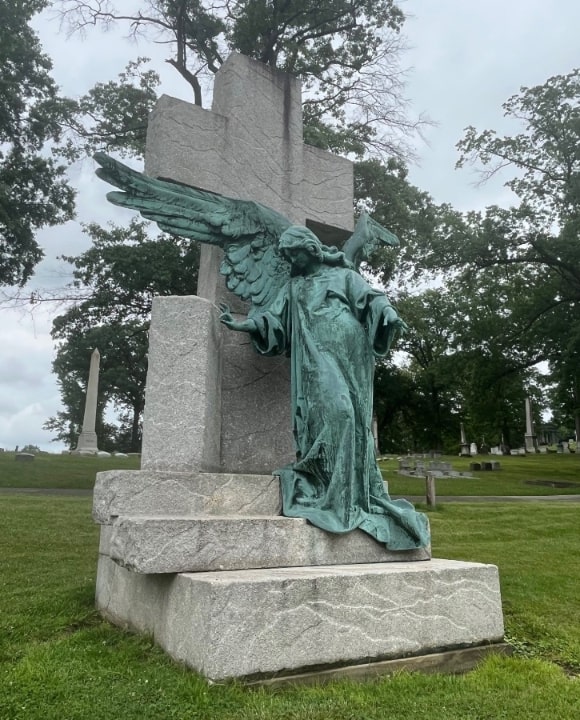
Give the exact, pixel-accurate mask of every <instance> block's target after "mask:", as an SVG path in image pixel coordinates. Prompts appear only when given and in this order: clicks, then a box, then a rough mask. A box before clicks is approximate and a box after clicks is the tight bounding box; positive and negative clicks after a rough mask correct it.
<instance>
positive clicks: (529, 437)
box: [524, 397, 539, 453]
mask: <svg viewBox="0 0 580 720" xmlns="http://www.w3.org/2000/svg"><path fill="white" fill-rule="evenodd" d="M524 442H525V447H526V452H528V453H537V452H539V450H538V438H537V437H536V433H535V430H534V415H533V406H532V399H531V398H530V397H527V398H526V436H525V438H524Z"/></svg>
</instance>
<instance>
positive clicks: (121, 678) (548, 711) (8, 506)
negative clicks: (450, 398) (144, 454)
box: [0, 495, 580, 720]
mask: <svg viewBox="0 0 580 720" xmlns="http://www.w3.org/2000/svg"><path fill="white" fill-rule="evenodd" d="M90 505H91V503H90V499H89V498H85V497H82V498H78V497H39V496H23V495H2V496H0V511H1V513H2V523H0V546H1V547H2V549H3V551H2V572H1V574H0V584H1V592H0V718H1V719H2V720H8V719H10V720H41V719H42V720H57V719H58V720H63V719H66V720H87V718H95V719H96V720H119V719H121V718H122V720H161V719H163V720H165V719H166V718H172V719H173V720H191V719H192V718H203V719H204V720H206V719H207V720H234V718H235V719H236V720H239V719H245V718H247V719H249V720H282V719H284V720H299V719H300V720H303V719H304V720H384V719H385V718H405V720H415V719H417V720H419V719H421V720H424V718H429V720H443V719H445V720H497V719H498V718H514V719H517V720H525V719H526V718H534V720H553V718H558V720H568V719H569V720H575V719H576V718H578V717H580V592H579V587H580V536H579V532H578V528H579V527H580V522H579V521H580V506H579V505H576V504H566V503H547V504H540V503H510V504H505V505H501V504H491V503H490V504H485V505H482V504H472V505H469V504H465V505H460V504H455V505H451V504H448V505H443V506H441V507H440V508H439V509H437V510H436V511H431V512H430V513H429V514H430V519H431V524H432V528H433V536H434V554H435V555H437V556H440V557H451V558H457V559H463V560H474V561H481V562H492V563H496V564H498V565H499V569H500V578H501V584H502V594H503V602H504V613H505V618H506V629H507V634H508V637H509V638H510V639H511V642H512V644H513V647H514V650H515V654H514V655H513V656H512V657H492V658H489V659H487V660H486V661H485V662H484V663H482V664H481V665H480V666H479V667H478V668H477V669H476V670H475V671H473V672H471V673H468V674H466V675H459V676H443V675H413V674H409V673H400V674H397V675H395V676H393V677H390V678H383V679H380V680H376V681H373V682H369V683H362V684H356V683H350V682H346V681H343V682H336V683H331V684H329V685H326V686H321V687H284V688H278V689H268V688H264V689H248V688H244V687H243V686H241V685H238V684H233V683H226V684H223V685H212V686H208V685H207V684H206V683H205V681H203V680H202V679H201V678H199V677H198V676H197V675H196V674H195V673H193V672H192V671H189V670H187V669H185V668H183V667H180V666H179V665H176V664H175V663H174V662H172V661H171V660H169V659H168V658H167V657H166V656H165V655H164V654H163V653H162V651H161V650H159V649H158V648H156V647H155V646H153V644H152V643H151V641H150V640H148V639H147V638H139V637H137V636H134V635H131V634H130V633H128V632H124V631H122V630H119V629H117V628H114V627H113V626H111V625H109V624H108V623H106V622H104V621H103V620H101V619H100V618H99V616H98V615H97V613H96V612H95V611H94V609H93V592H94V582H95V567H96V559H97V538H98V528H97V527H96V526H95V525H93V523H92V521H91V517H90V511H91V507H90Z"/></svg>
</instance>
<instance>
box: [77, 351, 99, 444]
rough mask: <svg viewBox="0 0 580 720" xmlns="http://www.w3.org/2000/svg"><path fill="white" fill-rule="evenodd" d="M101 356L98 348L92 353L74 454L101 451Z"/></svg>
mask: <svg viewBox="0 0 580 720" xmlns="http://www.w3.org/2000/svg"><path fill="white" fill-rule="evenodd" d="M100 363H101V356H100V354H99V350H98V348H95V349H94V350H93V352H92V354H91V364H90V368H89V380H88V383H87V394H86V399H85V414H84V416H83V428H82V431H81V434H80V435H79V439H78V443H77V446H76V449H75V450H73V454H74V455H96V454H97V452H98V451H99V448H98V446H97V433H96V432H95V423H96V419H97V398H98V395H99V366H100Z"/></svg>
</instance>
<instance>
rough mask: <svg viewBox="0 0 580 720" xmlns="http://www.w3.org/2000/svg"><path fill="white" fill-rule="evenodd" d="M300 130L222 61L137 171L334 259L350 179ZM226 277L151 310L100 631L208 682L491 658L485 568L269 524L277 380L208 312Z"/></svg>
mask: <svg viewBox="0 0 580 720" xmlns="http://www.w3.org/2000/svg"><path fill="white" fill-rule="evenodd" d="M301 122H302V120H301V99H300V86H299V83H298V82H297V81H296V80H294V79H292V78H289V77H288V76H286V75H284V74H282V73H279V72H277V71H275V70H272V69H270V68H268V67H266V66H264V65H261V64H259V63H256V62H254V61H251V60H249V59H247V58H244V57H241V56H238V55H234V56H231V57H230V58H229V59H228V61H227V62H226V63H225V65H224V66H223V67H222V69H221V70H220V72H219V73H218V75H217V77H216V87H215V91H214V103H213V109H212V111H211V112H208V111H204V110H201V109H200V108H198V107H195V106H191V105H187V104H186V103H181V102H180V101H177V100H174V99H171V98H162V99H161V100H160V102H159V104H158V106H157V108H156V110H155V111H154V112H153V115H152V118H151V123H150V128H149V136H148V159H147V163H146V168H147V172H148V173H149V174H152V175H155V176H158V177H159V176H160V177H165V178H170V179H172V180H179V181H181V182H185V183H188V184H191V185H195V186H197V187H202V188H204V189H205V190H210V191H215V192H219V193H220V194H223V195H228V196H230V197H238V198H241V199H248V200H257V201H259V202H261V203H264V204H267V205H269V206H270V207H272V208H274V209H275V210H278V211H280V212H284V214H286V215H287V216H288V217H290V219H291V220H292V222H297V223H301V224H307V225H309V226H310V227H311V228H312V229H314V230H315V231H316V232H317V234H319V236H322V238H323V239H325V237H328V236H331V237H332V238H333V242H335V243H336V242H337V241H338V240H337V238H341V237H342V236H344V235H346V234H348V231H349V230H350V229H351V227H352V166H351V165H350V163H349V162H348V161H346V160H343V159H341V158H336V157H333V156H332V155H329V154H327V153H323V152H320V151H318V150H314V149H312V148H308V147H307V146H305V145H304V144H303V142H302V127H301ZM218 262H219V252H218V251H217V250H216V249H215V248H204V251H203V260H202V270H201V272H200V277H201V278H202V282H201V283H200V296H196V297H187V298H183V297H179V298H161V299H157V300H156V301H155V303H154V306H153V315H152V322H151V332H150V354H149V371H148V377H147V394H146V408H145V418H144V433H143V454H142V469H141V470H140V471H109V472H105V473H99V475H98V477H97V483H96V486H95V492H94V517H95V520H96V521H97V522H99V523H100V524H101V525H102V528H101V545H100V556H99V566H98V576H97V592H96V601H97V606H98V608H99V610H100V611H101V613H102V614H103V615H104V616H106V617H108V618H110V619H111V620H112V621H113V622H115V623H117V624H119V625H122V626H129V627H131V628H133V629H134V630H136V631H139V632H144V633H148V634H150V635H152V636H153V637H154V638H155V641H156V642H157V643H158V644H159V645H161V646H162V647H163V648H164V649H165V650H166V651H167V652H168V653H169V654H170V655H171V656H172V657H174V658H175V659H177V660H179V661H182V662H184V663H186V664H187V665H189V666H190V667H192V668H195V669H196V670H198V671H199V672H201V673H202V674H203V675H204V676H205V677H207V678H208V679H210V680H224V679H227V678H244V679H251V678H262V677H269V676H273V675H276V676H284V675H290V676H293V677H295V676H296V674H297V673H309V672H320V671H321V670H322V669H324V668H327V669H328V668H344V667H345V666H352V665H356V666H359V667H362V666H365V665H367V664H369V663H370V664H371V666H370V667H373V668H375V669H377V670H378V669H379V667H380V665H381V663H383V662H384V661H388V660H390V659H392V658H400V657H403V656H409V655H412V656H421V655H426V654H429V653H434V652H435V651H440V650H442V649H444V650H445V649H456V648H465V647H471V648H477V649H480V648H481V647H483V646H488V645H489V644H490V643H491V644H493V643H498V642H499V641H501V639H502V637H503V618H502V612H501V599H500V591H499V580H498V573H497V568H495V567H494V566H491V565H483V564H476V563H463V562H458V561H450V560H435V559H430V548H425V547H421V548H418V549H414V550H404V551H387V550H386V549H385V546H384V545H382V544H380V543H378V542H376V541H375V540H374V539H373V538H371V537H370V536H369V535H367V534H365V533H363V532H362V531H361V530H354V531H352V532H349V533H344V534H332V533H328V532H326V531H324V530H321V529H319V528H318V527H315V526H314V525H312V524H310V523H309V522H308V521H306V520H305V519H302V518H295V517H285V516H282V515H280V509H281V496H280V483H279V481H278V479H277V478H273V477H272V476H271V475H270V473H271V471H272V470H273V469H275V468H277V467H280V466H281V465H283V464H284V463H285V462H287V461H288V460H289V459H291V458H292V456H293V455H294V453H293V449H292V443H291V433H290V409H289V394H290V393H289V372H288V364H287V362H286V361H285V360H281V359H276V358H260V357H258V356H255V355H254V354H253V352H252V351H251V348H250V342H249V341H248V339H247V337H246V336H245V335H243V334H242V333H239V334H237V333H231V332H229V331H228V330H226V329H224V328H223V327H222V326H221V325H220V322H219V315H220V312H219V310H218V308H217V307H216V303H217V302H220V301H222V300H224V299H225V300H227V302H229V303H230V304H231V305H232V307H233V309H234V310H237V312H240V313H245V309H244V308H243V307H241V306H240V301H239V300H238V299H237V298H232V297H231V296H229V294H228V293H227V291H226V290H225V288H224V285H223V283H222V282H221V280H217V278H218V275H217V266H218ZM264 408H265V410H264Z"/></svg>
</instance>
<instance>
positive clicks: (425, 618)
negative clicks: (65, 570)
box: [96, 555, 503, 681]
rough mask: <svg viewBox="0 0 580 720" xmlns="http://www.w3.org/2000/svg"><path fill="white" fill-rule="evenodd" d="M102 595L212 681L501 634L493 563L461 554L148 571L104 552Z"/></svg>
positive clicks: (367, 659)
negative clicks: (260, 567) (122, 563)
mask: <svg viewBox="0 0 580 720" xmlns="http://www.w3.org/2000/svg"><path fill="white" fill-rule="evenodd" d="M96 602H97V607H98V609H99V610H100V612H101V613H102V614H103V615H104V616H105V617H107V618H109V619H110V620H111V621H113V622H114V623H115V624H117V625H120V626H122V627H129V628H132V629H134V630H136V631H138V632H142V633H147V634H149V635H152V636H153V637H154V639H155V641H156V642H157V643H158V644H159V645H160V646H161V647H162V648H163V649H164V650H165V651H166V652H167V653H168V654H169V655H170V656H171V657H173V658H174V659H175V660H177V661H180V662H183V663H185V664H186V665H188V666H189V667H191V668H193V669H195V670H197V671H198V672H200V673H201V674H202V675H203V676H204V677H206V678H207V679H209V680H213V681H222V680H226V679H229V678H240V679H258V678H265V677H271V676H275V675H279V674H283V675H286V674H296V673H302V674H304V673H309V672H311V671H315V670H320V669H323V668H331V667H338V666H348V665H363V664H368V663H372V662H381V661H385V660H389V659H395V658H401V657H405V656H410V655H415V656H418V655H425V654H428V653H433V652H439V651H442V650H449V649H456V648H462V647H474V646H478V645H483V644H490V643H498V642H500V641H501V640H502V638H503V617H502V609H501V598H500V588H499V578H498V572H497V568H496V567H495V566H493V565H483V564H476V563H465V562H458V561H453V560H439V559H438V560H431V561H430V562H424V563H423V562H419V563H417V562H403V563H390V564H363V565H342V566H327V567H302V568H296V567H293V568H278V569H269V570H238V571H225V572H200V573H184V574H177V575H167V574H165V575H141V574H138V573H133V572H130V571H128V570H126V569H125V568H123V567H121V566H120V565H119V564H118V563H115V562H114V561H113V560H111V558H109V557H108V556H106V555H101V556H100V559H99V567H98V575H97V596H96Z"/></svg>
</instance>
